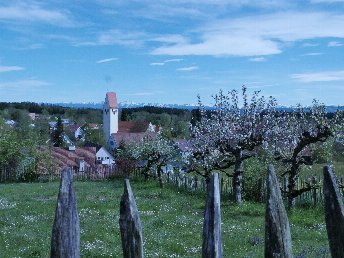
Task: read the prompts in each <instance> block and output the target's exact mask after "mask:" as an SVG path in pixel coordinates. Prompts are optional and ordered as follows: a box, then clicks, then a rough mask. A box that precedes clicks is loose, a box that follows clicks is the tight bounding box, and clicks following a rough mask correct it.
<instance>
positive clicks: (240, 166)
mask: <svg viewBox="0 0 344 258" xmlns="http://www.w3.org/2000/svg"><path fill="white" fill-rule="evenodd" d="M243 172H244V163H243V161H242V151H241V150H240V151H239V152H238V153H237V154H236V155H235V167H234V175H233V194H234V200H235V202H236V203H242V201H243V199H242V176H243Z"/></svg>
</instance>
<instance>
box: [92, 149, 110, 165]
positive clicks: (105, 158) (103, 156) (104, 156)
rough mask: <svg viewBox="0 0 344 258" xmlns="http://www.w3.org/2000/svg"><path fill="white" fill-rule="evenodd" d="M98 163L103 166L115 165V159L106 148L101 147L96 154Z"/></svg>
mask: <svg viewBox="0 0 344 258" xmlns="http://www.w3.org/2000/svg"><path fill="white" fill-rule="evenodd" d="M96 162H97V163H98V164H103V165H113V164H115V159H114V158H113V156H112V155H111V154H110V153H109V152H108V151H107V150H106V149H105V148H104V147H101V148H100V149H99V150H98V151H97V153H96Z"/></svg>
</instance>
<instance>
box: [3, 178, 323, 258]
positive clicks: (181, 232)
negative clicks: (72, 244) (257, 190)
mask: <svg viewBox="0 0 344 258" xmlns="http://www.w3.org/2000/svg"><path fill="white" fill-rule="evenodd" d="M75 186H76V191H77V198H78V210H79V216H80V223H81V252H82V256H83V257H121V243H120V235H119V225H118V219H119V202H120V197H121V195H122V191H123V187H122V181H116V182H76V183H75ZM58 187H59V184H58V183H57V182H53V183H33V184H7V185H0V257H48V256H49V251H50V236H51V226H52V223H53V217H54V211H55V204H56V196H57V192H58ZM132 188H133V191H134V194H135V197H136V201H137V206H138V209H139V211H140V216H141V222H142V225H143V237H144V240H145V247H144V249H145V256H146V257H201V246H202V239H201V233H202V223H203V218H202V216H203V208H204V200H205V197H204V195H202V194H192V193H189V192H188V193H187V192H183V191H182V190H178V189H169V188H167V189H164V190H163V191H162V190H160V189H159V188H158V187H157V184H156V183H155V182H147V183H143V182H138V181H133V182H132ZM264 212H265V207H264V205H262V204H253V203H245V204H244V205H241V206H236V205H234V204H233V203H230V202H229V201H227V200H224V199H223V204H222V221H223V224H222V232H223V234H222V238H223V243H224V257H263V251H264V244H263V239H264ZM289 217H290V223H291V225H292V227H291V229H292V237H293V247H294V254H295V256H296V257H316V256H319V257H329V256H328V250H327V238H326V229H325V225H324V219H323V212H322V209H321V207H319V208H316V209H298V210H296V211H295V212H294V213H293V214H290V216H289ZM300 255H303V256H300Z"/></svg>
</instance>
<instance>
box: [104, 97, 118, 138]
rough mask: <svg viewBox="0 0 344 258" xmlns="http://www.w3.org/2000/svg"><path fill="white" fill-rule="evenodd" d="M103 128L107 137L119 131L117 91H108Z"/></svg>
mask: <svg viewBox="0 0 344 258" xmlns="http://www.w3.org/2000/svg"><path fill="white" fill-rule="evenodd" d="M103 129H104V134H105V137H106V138H108V137H109V136H110V135H111V134H113V133H117V132H118V103H117V97H116V93H115V92H107V93H106V97H105V102H104V106H103Z"/></svg>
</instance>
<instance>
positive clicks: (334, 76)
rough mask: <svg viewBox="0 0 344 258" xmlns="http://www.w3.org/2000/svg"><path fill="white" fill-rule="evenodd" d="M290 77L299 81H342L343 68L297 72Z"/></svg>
mask: <svg viewBox="0 0 344 258" xmlns="http://www.w3.org/2000/svg"><path fill="white" fill-rule="evenodd" d="M290 77H291V78H292V79H294V80H296V81H300V82H305V83H308V82H329V81H344V70H340V71H326V72H318V73H298V74H292V75H291V76H290Z"/></svg>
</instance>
